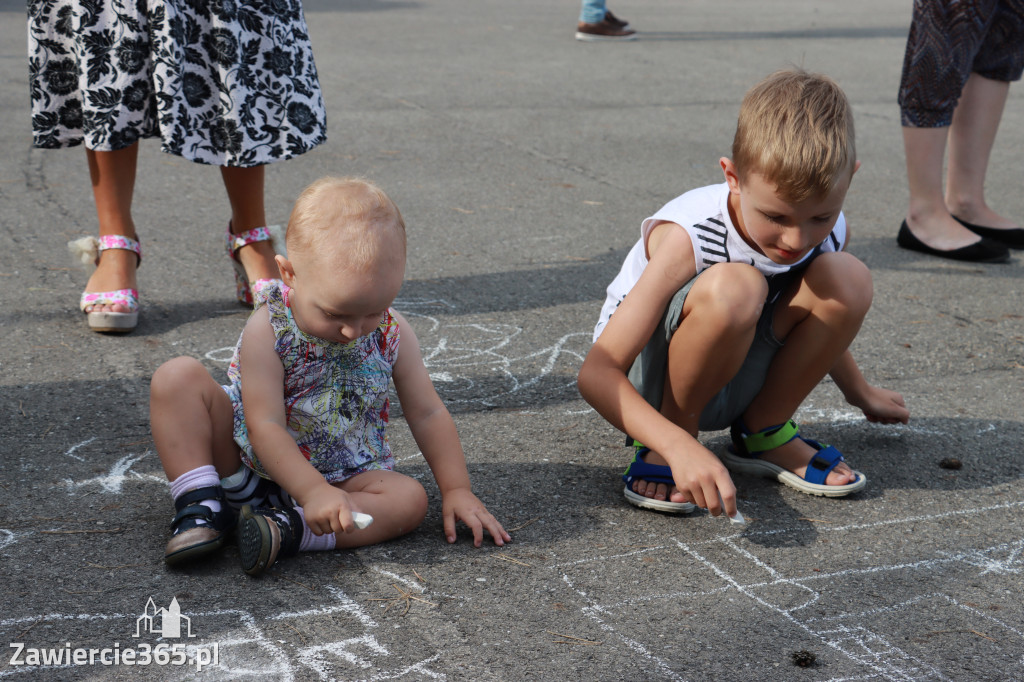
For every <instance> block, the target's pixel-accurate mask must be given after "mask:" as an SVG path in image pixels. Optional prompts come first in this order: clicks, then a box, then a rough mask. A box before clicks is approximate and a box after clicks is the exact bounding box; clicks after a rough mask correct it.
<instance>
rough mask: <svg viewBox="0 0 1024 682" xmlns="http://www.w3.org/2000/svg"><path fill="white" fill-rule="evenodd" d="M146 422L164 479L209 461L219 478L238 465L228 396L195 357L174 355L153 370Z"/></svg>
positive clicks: (171, 477) (229, 473)
mask: <svg viewBox="0 0 1024 682" xmlns="http://www.w3.org/2000/svg"><path fill="white" fill-rule="evenodd" d="M149 421H150V428H151V429H152V431H153V443H154V444H155V445H156V451H157V454H158V455H160V463H161V464H163V467H164V472H165V473H166V474H167V478H168V479H169V480H172V481H173V480H174V479H176V478H178V477H179V476H181V475H182V474H184V473H186V472H188V471H191V470H193V469H196V468H198V467H201V466H205V465H210V464H212V465H213V466H214V467H215V468H216V470H217V473H218V474H219V475H220V476H221V477H225V476H229V475H231V474H233V473H235V471H236V470H237V469H238V464H239V461H240V460H239V457H238V446H237V445H236V444H235V441H234V437H233V436H232V431H233V429H234V417H233V414H232V409H231V400H230V399H229V398H228V396H227V394H226V393H225V392H224V389H223V388H221V387H220V386H219V385H218V384H217V382H216V381H214V380H213V377H211V376H210V373H209V372H207V371H206V368H205V367H203V366H202V365H201V364H200V363H199V361H198V360H196V359H194V358H187V357H179V358H174V359H173V360H169V361H167V362H165V363H164V364H163V365H161V366H160V367H159V368H158V369H157V370H156V372H155V373H154V374H153V379H152V381H151V382H150V387H149Z"/></svg>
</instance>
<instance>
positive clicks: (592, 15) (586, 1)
mask: <svg viewBox="0 0 1024 682" xmlns="http://www.w3.org/2000/svg"><path fill="white" fill-rule="evenodd" d="M582 1H583V5H582V7H580V21H581V22H583V23H584V24H599V23H601V20H602V19H604V15H605V12H607V11H608V9H607V7H606V5H607V4H608V0H582Z"/></svg>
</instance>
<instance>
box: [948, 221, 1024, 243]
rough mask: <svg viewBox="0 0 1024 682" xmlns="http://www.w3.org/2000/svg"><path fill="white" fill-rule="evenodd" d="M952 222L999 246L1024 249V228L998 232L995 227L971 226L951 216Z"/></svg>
mask: <svg viewBox="0 0 1024 682" xmlns="http://www.w3.org/2000/svg"><path fill="white" fill-rule="evenodd" d="M953 220H955V221H957V222H958V223H960V224H961V225H963V226H964V227H966V228H967V229H968V230H970V231H971V232H973V233H974V234H976V235H978V236H979V237H987V238H988V239H991V240H992V241H996V242H999V243H1000V244H1006V245H1007V246H1009V247H1010V248H1011V249H1024V227H1011V228H1009V229H1007V230H1000V229H998V228H995V227H983V226H981V225H972V224H971V223H969V222H967V221H966V220H960V219H959V218H957V217H956V216H953Z"/></svg>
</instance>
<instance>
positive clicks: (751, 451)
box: [722, 419, 868, 497]
mask: <svg viewBox="0 0 1024 682" xmlns="http://www.w3.org/2000/svg"><path fill="white" fill-rule="evenodd" d="M731 435H732V443H733V444H732V446H731V447H730V448H729V451H728V452H726V453H725V454H724V455H723V456H722V461H723V462H724V463H725V466H726V467H728V468H729V470H730V471H736V472H739V473H743V474H751V475H754V476H763V477H765V478H774V479H776V480H777V481H779V482H780V483H784V484H786V485H788V486H789V487H791V488H796V489H797V490H799V491H800V492H802V493H807V494H808V495H820V496H824V497H845V496H846V495H849V494H850V493H854V492H857V491H858V490H860V489H862V488H863V487H864V486H865V485H867V482H868V480H867V478H865V477H864V474H862V473H860V472H859V471H854V472H853V473H854V474H855V475H856V476H857V479H856V480H855V481H854V482H853V483H847V484H846V485H826V484H825V479H826V478H828V474H829V472H830V471H832V470H833V469H835V468H836V465H837V464H839V463H840V462H842V461H844V460H843V454H842V453H841V452H839V450H837V449H835V448H834V447H832V446H831V445H822V444H821V443H819V442H818V441H816V440H811V439H810V438H804V437H803V436H801V435H800V429H799V427H798V426H797V425H796V422H794V421H793V420H792V419H790V420H789V421H787V422H786V423H785V424H779V425H777V426H770V427H768V428H767V429H763V430H762V431H758V432H757V433H750V432H748V431H747V428H746V426H745V425H744V424H743V421H742V420H736V422H735V423H734V424H733V425H732V434H731ZM794 438H799V439H800V440H802V441H803V442H805V443H807V444H808V445H810V446H811V447H812V448H814V449H815V450H817V451H818V452H817V454H815V455H814V457H813V458H812V459H811V461H810V462H808V463H807V470H806V471H805V472H804V475H803V477H802V478H801V477H800V476H797V475H796V474H794V473H793V472H792V471H788V470H786V469H783V468H782V467H780V466H779V465H778V464H772V463H771V462H768V461H765V460H763V459H761V455H762V454H764V453H765V452H768V451H769V450H774V449H775V448H777V447H779V446H782V445H785V444H786V443H788V442H789V441H791V440H793V439H794Z"/></svg>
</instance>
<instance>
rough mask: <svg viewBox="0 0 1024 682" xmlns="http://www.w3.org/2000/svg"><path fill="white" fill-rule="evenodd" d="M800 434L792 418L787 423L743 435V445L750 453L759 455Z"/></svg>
mask: <svg viewBox="0 0 1024 682" xmlns="http://www.w3.org/2000/svg"><path fill="white" fill-rule="evenodd" d="M799 434H800V428H799V427H798V426H797V425H796V422H795V421H793V420H792V419H790V420H789V421H787V422H786V423H785V424H779V425H778V426H770V427H768V428H767V429H764V430H762V431H758V432H757V433H750V434H745V435H743V446H744V448H745V449H746V451H747V453H748V454H750V455H758V454H760V453H762V452H767V451H768V450H774V449H775V448H777V447H780V446H782V445H785V444H786V443H788V442H789V441H791V440H793V439H794V438H796V437H797V436H798V435H799Z"/></svg>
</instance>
